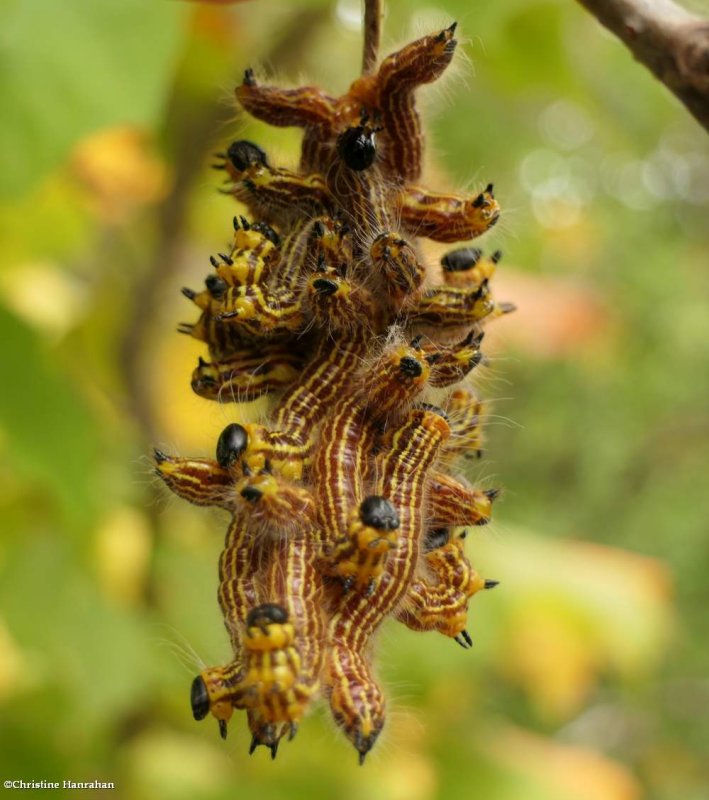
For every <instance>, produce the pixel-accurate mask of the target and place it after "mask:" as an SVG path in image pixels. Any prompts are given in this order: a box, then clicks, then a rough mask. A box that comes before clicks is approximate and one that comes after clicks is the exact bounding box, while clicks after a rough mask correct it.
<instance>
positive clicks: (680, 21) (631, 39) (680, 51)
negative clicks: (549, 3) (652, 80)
mask: <svg viewBox="0 0 709 800" xmlns="http://www.w3.org/2000/svg"><path fill="white" fill-rule="evenodd" d="M579 2H580V3H581V4H582V5H583V6H585V7H586V8H587V9H588V10H589V11H590V12H591V13H592V14H593V15H594V16H595V17H596V18H597V19H598V21H599V22H600V23H601V24H602V25H604V26H605V27H606V28H608V30H609V31H611V33H614V34H615V35H616V36H617V37H618V38H619V39H621V40H622V41H623V42H624V43H625V44H626V45H627V47H628V48H629V49H630V51H631V52H632V54H633V55H634V56H635V58H636V59H637V60H638V61H639V62H640V63H641V64H644V65H645V66H646V67H647V68H648V69H649V70H650V71H651V72H652V73H653V74H654V75H655V77H656V78H658V80H660V81H662V83H664V84H665V86H667V88H668V89H669V90H670V91H671V92H673V93H674V94H675V95H676V96H677V97H678V98H679V100H680V101H681V102H682V103H683V104H684V105H685V106H686V107H687V109H688V110H689V111H690V113H691V114H693V115H694V117H695V118H696V119H697V120H698V121H699V122H700V123H701V125H703V126H704V128H706V130H707V131H709V20H707V19H703V18H702V17H698V16H696V15H695V14H691V13H690V12H689V11H687V10H686V9H684V8H682V7H681V6H678V5H677V4H676V3H673V2H672V0H579Z"/></svg>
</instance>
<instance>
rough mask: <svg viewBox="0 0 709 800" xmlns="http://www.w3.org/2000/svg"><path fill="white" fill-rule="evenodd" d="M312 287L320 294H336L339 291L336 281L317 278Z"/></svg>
mask: <svg viewBox="0 0 709 800" xmlns="http://www.w3.org/2000/svg"><path fill="white" fill-rule="evenodd" d="M312 286H313V289H315V291H316V292H317V293H318V294H323V295H328V294H335V292H336V291H337V284H336V283H335V281H331V280H329V279H328V278H317V279H316V280H314V281H313V284H312Z"/></svg>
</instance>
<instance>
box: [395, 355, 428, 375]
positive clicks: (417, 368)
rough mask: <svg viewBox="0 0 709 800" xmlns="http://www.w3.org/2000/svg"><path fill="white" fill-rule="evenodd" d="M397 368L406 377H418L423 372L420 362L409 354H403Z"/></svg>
mask: <svg viewBox="0 0 709 800" xmlns="http://www.w3.org/2000/svg"><path fill="white" fill-rule="evenodd" d="M399 369H400V370H401V371H402V372H403V373H404V375H406V377H407V378H418V377H419V375H420V374H421V373H422V372H423V367H422V366H421V362H420V361H417V360H416V359H415V358H412V357H411V356H404V357H403V358H402V359H401V361H400V362H399Z"/></svg>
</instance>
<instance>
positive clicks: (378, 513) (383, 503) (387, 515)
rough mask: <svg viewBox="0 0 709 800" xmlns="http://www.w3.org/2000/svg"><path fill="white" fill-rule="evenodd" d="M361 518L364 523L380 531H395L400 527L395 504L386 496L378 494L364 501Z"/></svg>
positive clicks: (360, 508)
mask: <svg viewBox="0 0 709 800" xmlns="http://www.w3.org/2000/svg"><path fill="white" fill-rule="evenodd" d="M359 518H360V519H361V520H362V524H363V525H368V526H369V527H370V528H376V529H377V530H378V531H394V530H396V529H397V528H398V527H399V515H398V514H397V513H396V509H395V508H394V506H393V505H392V504H391V503H390V502H389V501H388V500H387V499H386V498H384V497H379V495H376V494H373V495H371V496H370V497H366V498H365V499H364V500H363V501H362V504H361V505H360V507H359Z"/></svg>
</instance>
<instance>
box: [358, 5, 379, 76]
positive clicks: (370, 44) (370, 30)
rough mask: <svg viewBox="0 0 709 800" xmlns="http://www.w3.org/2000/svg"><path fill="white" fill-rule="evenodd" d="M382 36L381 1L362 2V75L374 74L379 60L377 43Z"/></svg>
mask: <svg viewBox="0 0 709 800" xmlns="http://www.w3.org/2000/svg"><path fill="white" fill-rule="evenodd" d="M381 36H382V0H364V46H363V48H362V75H369V74H370V73H371V72H374V70H375V68H376V66H377V61H378V59H379V42H380V40H381Z"/></svg>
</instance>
